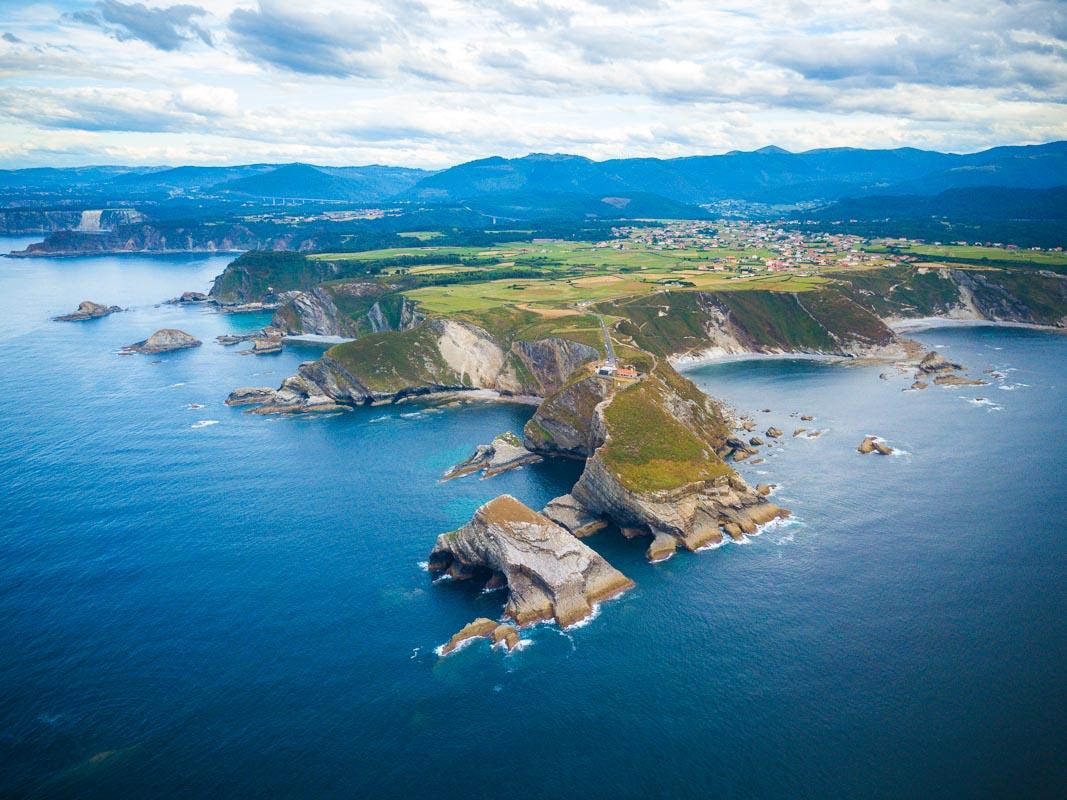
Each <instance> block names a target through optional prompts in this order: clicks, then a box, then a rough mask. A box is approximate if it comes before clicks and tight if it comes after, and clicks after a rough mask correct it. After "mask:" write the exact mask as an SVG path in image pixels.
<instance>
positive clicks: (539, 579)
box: [428, 495, 633, 626]
mask: <svg viewBox="0 0 1067 800" xmlns="http://www.w3.org/2000/svg"><path fill="white" fill-rule="evenodd" d="M428 563H429V569H430V572H431V573H432V574H448V575H450V576H451V577H452V578H455V579H458V580H468V579H472V578H478V577H481V578H483V579H485V580H487V581H488V582H491V583H492V584H493V585H499V584H500V583H501V582H503V583H504V584H506V586H507V590H508V600H507V604H506V605H505V607H504V614H505V615H506V616H507V617H509V618H511V619H513V620H514V621H515V622H517V623H518V624H519V625H529V624H531V623H534V622H539V621H542V620H555V621H556V622H557V623H559V624H560V625H562V626H567V625H573V624H574V623H576V622H579V621H581V620H582V619H584V618H585V617H587V616H589V615H590V614H591V613H592V612H593V607H594V604H595V603H597V602H598V601H600V600H605V599H607V598H609V597H613V596H615V595H617V594H619V593H621V592H624V591H626V590H627V589H629V588H630V587H632V586H633V581H631V580H630V579H629V578H627V577H626V576H625V575H623V574H622V573H621V572H619V571H618V570H617V569H615V568H614V567H612V566H611V565H610V564H609V563H608V562H607V561H605V560H604V559H603V558H602V557H601V556H600V555H599V554H597V552H596V551H595V550H592V549H591V548H589V547H588V546H586V545H584V544H582V542H580V541H579V540H578V539H576V538H575V537H574V536H572V535H571V534H570V533H568V532H567V531H566V530H564V529H563V528H561V527H560V526H559V525H557V524H556V523H554V522H552V520H550V519H548V518H547V517H545V516H544V515H542V514H538V513H537V512H536V511H533V510H531V509H529V508H527V507H526V506H525V505H523V504H522V503H520V502H519V501H518V500H516V499H515V498H514V497H511V496H510V495H501V496H500V497H497V498H496V499H495V500H490V501H489V502H488V503H486V504H485V505H483V506H482V507H481V508H479V509H478V510H477V511H476V512H475V513H474V517H473V518H472V519H471V521H470V522H468V523H467V524H466V525H464V526H463V527H462V528H460V529H459V530H456V531H452V532H451V533H443V534H441V535H440V536H438V537H437V542H436V543H435V544H434V547H433V550H432V551H431V552H430V558H429V562H428Z"/></svg>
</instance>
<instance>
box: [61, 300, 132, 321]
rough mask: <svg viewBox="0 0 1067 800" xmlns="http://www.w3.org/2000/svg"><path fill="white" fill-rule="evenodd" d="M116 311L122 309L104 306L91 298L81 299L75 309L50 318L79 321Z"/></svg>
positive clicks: (104, 315)
mask: <svg viewBox="0 0 1067 800" xmlns="http://www.w3.org/2000/svg"><path fill="white" fill-rule="evenodd" d="M118 311H122V309H121V308H119V307H118V306H105V305H101V304H100V303H94V302H93V301H92V300H82V301H81V302H80V303H78V308H77V310H76V311H72V312H71V313H69V314H63V315H62V316H58V317H53V318H52V319H54V320H55V321H56V322H81V321H83V320H87V319H99V318H100V317H106V316H107V315H108V314H114V313H116V312H118Z"/></svg>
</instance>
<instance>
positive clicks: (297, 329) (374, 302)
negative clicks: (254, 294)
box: [271, 281, 425, 338]
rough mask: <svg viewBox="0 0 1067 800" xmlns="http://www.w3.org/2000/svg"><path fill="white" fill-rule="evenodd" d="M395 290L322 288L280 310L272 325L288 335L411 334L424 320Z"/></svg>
mask: <svg viewBox="0 0 1067 800" xmlns="http://www.w3.org/2000/svg"><path fill="white" fill-rule="evenodd" d="M395 289H396V287H395V286H391V285H388V284H384V285H383V284H379V283H375V282H371V281H344V282H331V283H326V284H321V285H319V286H316V287H315V288H313V289H311V290H310V291H306V292H300V293H299V294H297V295H296V296H295V297H294V298H293V299H292V300H290V301H289V302H288V303H286V304H285V305H284V306H282V307H281V308H279V309H278V311H277V312H275V314H274V318H273V319H272V320H271V325H273V326H274V327H276V328H278V329H280V330H282V331H284V332H286V333H288V334H306V333H313V334H318V335H320V336H344V337H349V338H357V337H359V336H365V335H366V334H368V333H381V332H383V331H402V330H408V329H409V328H413V327H415V326H416V325H417V324H418V323H420V322H422V320H423V319H425V317H424V315H423V314H422V313H421V312H419V310H418V308H417V306H416V305H415V303H413V302H412V301H411V300H409V299H408V298H406V297H404V296H403V295H400V294H395V293H391V292H393V290H395Z"/></svg>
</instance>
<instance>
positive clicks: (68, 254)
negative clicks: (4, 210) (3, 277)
mask: <svg viewBox="0 0 1067 800" xmlns="http://www.w3.org/2000/svg"><path fill="white" fill-rule="evenodd" d="M6 238H11V239H19V238H23V237H19V236H11V237H6ZM245 252H247V251H246V250H217V249H216V250H212V249H210V248H202V249H193V250H186V249H179V250H84V251H83V250H56V251H54V252H47V251H34V252H32V253H31V252H27V251H25V250H12V251H11V252H9V253H2V254H0V256H2V257H3V258H24V259H32V258H89V257H91V256H175V255H186V254H187V255H198V256H204V255H208V256H210V255H219V256H231V255H240V254H241V253H245Z"/></svg>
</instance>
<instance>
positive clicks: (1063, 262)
mask: <svg viewBox="0 0 1067 800" xmlns="http://www.w3.org/2000/svg"><path fill="white" fill-rule="evenodd" d="M867 251H868V252H871V253H888V252H893V253H900V254H901V255H910V256H918V257H921V258H931V259H937V258H952V259H957V258H958V259H967V260H971V261H975V262H994V263H995V262H997V261H1003V262H1011V263H1015V264H1018V263H1020V262H1025V263H1028V264H1033V265H1034V266H1036V267H1067V252H1050V251H1048V250H1017V249H1010V248H1007V247H980V246H977V245H956V244H948V245H933V244H910V243H909V244H907V245H895V244H892V243H891V242H885V241H883V242H878V243H873V244H872V245H871V246H869V247H868V248H867Z"/></svg>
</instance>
